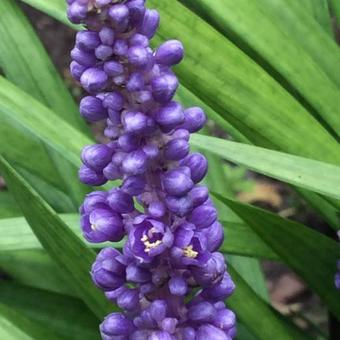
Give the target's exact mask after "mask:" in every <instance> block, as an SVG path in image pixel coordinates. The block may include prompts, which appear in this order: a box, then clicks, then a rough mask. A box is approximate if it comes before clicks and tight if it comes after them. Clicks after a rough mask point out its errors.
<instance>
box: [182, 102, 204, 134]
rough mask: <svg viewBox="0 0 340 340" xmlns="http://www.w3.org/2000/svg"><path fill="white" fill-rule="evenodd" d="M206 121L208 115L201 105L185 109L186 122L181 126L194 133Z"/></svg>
mask: <svg viewBox="0 0 340 340" xmlns="http://www.w3.org/2000/svg"><path fill="white" fill-rule="evenodd" d="M206 121H207V117H206V116H205V113H204V111H203V110H202V109H201V108H200V107H191V108H189V109H186V110H184V122H183V124H182V125H181V127H182V128H183V129H187V130H188V131H190V132H191V133H194V132H197V131H199V130H201V129H202V127H203V126H204V125H205V123H206Z"/></svg>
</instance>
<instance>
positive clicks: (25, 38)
mask: <svg viewBox="0 0 340 340" xmlns="http://www.w3.org/2000/svg"><path fill="white" fill-rule="evenodd" d="M0 12H1V17H0V36H1V44H0V66H1V68H2V70H3V72H4V73H5V75H6V77H7V78H8V79H9V80H11V81H12V82H13V83H14V84H16V85H18V86H19V87H20V88H21V89H23V90H24V91H26V92H27V93H28V94H30V95H32V96H33V97H35V98H36V99H38V100H39V101H41V102H42V103H44V104H45V105H47V106H48V107H50V108H51V109H52V110H53V111H54V112H56V113H57V114H58V115H59V116H60V117H62V118H63V119H64V120H65V121H67V122H68V123H69V124H71V125H73V126H74V127H76V128H78V129H80V130H82V131H83V132H88V128H87V127H86V125H85V123H84V121H83V120H82V119H81V118H80V115H79V112H78V109H77V106H76V104H75V102H74V100H73V99H72V96H71V94H70V92H69V91H68V89H67V88H66V86H65V83H64V82H63V80H62V79H61V77H60V76H59V74H58V71H57V70H56V69H55V67H54V65H53V63H52V62H51V60H50V58H49V56H48V54H47V53H46V51H45V49H44V47H43V45H42V43H41V42H40V40H39V38H38V37H37V35H36V33H35V32H34V30H33V28H32V26H31V25H30V23H29V22H28V20H27V18H26V17H25V15H24V14H23V12H22V10H21V9H20V7H19V6H18V4H17V3H16V1H14V0H1V2H0Z"/></svg>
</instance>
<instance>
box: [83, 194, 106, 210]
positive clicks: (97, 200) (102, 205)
mask: <svg viewBox="0 0 340 340" xmlns="http://www.w3.org/2000/svg"><path fill="white" fill-rule="evenodd" d="M106 198H107V193H106V192H105V191H93V192H91V193H89V194H87V195H86V198H85V200H84V204H83V209H84V213H86V214H89V213H91V212H92V211H93V210H94V209H107V208H108V206H107V203H106Z"/></svg>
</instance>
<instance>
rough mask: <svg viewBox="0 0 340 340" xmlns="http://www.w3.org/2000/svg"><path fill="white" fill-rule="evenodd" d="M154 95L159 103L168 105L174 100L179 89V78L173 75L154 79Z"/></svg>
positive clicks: (152, 84) (152, 85) (169, 74)
mask: <svg viewBox="0 0 340 340" xmlns="http://www.w3.org/2000/svg"><path fill="white" fill-rule="evenodd" d="M151 87H152V95H153V97H154V99H155V100H156V101H157V102H159V103H166V102H168V101H169V100H171V99H172V97H173V96H174V94H175V92H176V90H177V87H178V80H177V77H176V76H175V75H173V74H171V73H168V74H164V75H161V76H159V77H157V78H154V79H153V80H152V83H151Z"/></svg>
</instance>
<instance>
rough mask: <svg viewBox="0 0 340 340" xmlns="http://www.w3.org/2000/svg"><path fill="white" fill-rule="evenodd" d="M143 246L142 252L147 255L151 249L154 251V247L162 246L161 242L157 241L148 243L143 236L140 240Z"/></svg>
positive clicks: (147, 239) (146, 238)
mask: <svg viewBox="0 0 340 340" xmlns="http://www.w3.org/2000/svg"><path fill="white" fill-rule="evenodd" d="M140 240H141V241H142V242H143V243H144V245H145V249H144V251H145V252H146V253H149V252H150V251H151V249H154V248H156V247H158V246H159V245H160V244H162V241H161V240H157V241H155V242H150V241H149V238H148V237H147V236H146V235H143V237H142V238H141V239H140Z"/></svg>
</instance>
